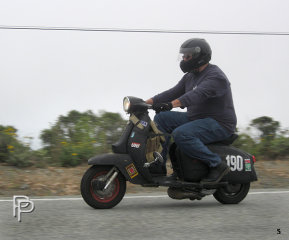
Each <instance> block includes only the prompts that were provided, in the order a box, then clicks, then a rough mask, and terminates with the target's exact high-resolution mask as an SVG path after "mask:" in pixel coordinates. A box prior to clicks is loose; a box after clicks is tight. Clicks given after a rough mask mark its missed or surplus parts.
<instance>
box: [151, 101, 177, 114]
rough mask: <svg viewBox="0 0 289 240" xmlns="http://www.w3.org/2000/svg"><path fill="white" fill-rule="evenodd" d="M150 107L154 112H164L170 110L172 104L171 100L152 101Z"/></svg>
mask: <svg viewBox="0 0 289 240" xmlns="http://www.w3.org/2000/svg"><path fill="white" fill-rule="evenodd" d="M152 109H153V110H155V111H156V113H159V112H165V111H171V110H172V109H173V104H172V103H171V102H167V103H154V104H153V105H152Z"/></svg>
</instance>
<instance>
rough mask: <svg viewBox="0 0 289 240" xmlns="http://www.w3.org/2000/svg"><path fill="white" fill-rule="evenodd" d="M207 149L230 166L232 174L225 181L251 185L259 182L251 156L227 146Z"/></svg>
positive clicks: (209, 146) (212, 145)
mask: <svg viewBox="0 0 289 240" xmlns="http://www.w3.org/2000/svg"><path fill="white" fill-rule="evenodd" d="M207 147H208V148H209V149H210V150H211V151H212V152H214V153H217V154H218V155H219V156H220V157H221V158H222V161H224V162H226V163H227V164H228V166H230V170H231V171H230V172H229V174H227V175H226V176H225V177H224V178H223V179H224V180H226V181H228V182H230V183H249V182H253V181H257V174H256V171H255V167H254V161H253V157H252V155H251V154H249V153H247V152H245V151H242V150H241V149H238V148H235V147H233V146H227V145H216V144H211V145H207Z"/></svg>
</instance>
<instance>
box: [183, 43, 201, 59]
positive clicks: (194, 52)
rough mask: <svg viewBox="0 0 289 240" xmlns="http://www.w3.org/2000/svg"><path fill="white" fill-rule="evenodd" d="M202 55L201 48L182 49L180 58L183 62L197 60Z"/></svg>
mask: <svg viewBox="0 0 289 240" xmlns="http://www.w3.org/2000/svg"><path fill="white" fill-rule="evenodd" d="M200 55H201V48H200V47H198V46H197V47H191V48H180V57H181V59H183V60H190V59H196V58H198V57H199V56H200Z"/></svg>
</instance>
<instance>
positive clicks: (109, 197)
mask: <svg viewBox="0 0 289 240" xmlns="http://www.w3.org/2000/svg"><path fill="white" fill-rule="evenodd" d="M111 168H112V167H111V166H92V167H90V168H89V169H88V170H87V171H86V172H85V174H84V175H83V177H82V180H81V186H80V190H81V195H82V197H83V199H84V201H85V202H86V203H87V204H88V205H89V206H91V207H93V208H96V209H100V208H102V209H103V208H112V207H114V206H116V205H117V204H118V203H119V202H120V201H121V200H122V198H123V196H124V194H125V191H126V179H125V178H124V176H123V175H122V174H121V172H119V173H118V175H117V177H116V178H115V179H114V180H113V182H112V183H111V184H110V185H109V186H108V188H107V189H105V190H100V189H96V188H95V186H94V185H93V184H92V181H93V180H94V179H101V178H103V177H104V176H105V175H106V174H107V173H108V172H109V170H110V169H111Z"/></svg>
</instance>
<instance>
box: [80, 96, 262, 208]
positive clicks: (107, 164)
mask: <svg viewBox="0 0 289 240" xmlns="http://www.w3.org/2000/svg"><path fill="white" fill-rule="evenodd" d="M127 99H128V101H129V109H130V110H129V111H128V112H129V113H130V114H134V115H135V116H136V117H137V118H138V120H139V122H138V123H136V124H135V123H133V122H132V121H129V123H128V125H127V126H126V129H125V131H124V132H123V134H122V136H121V138H120V139H119V141H118V142H117V143H115V144H113V145H112V150H113V153H109V154H102V155H98V156H95V157H92V158H90V159H89V160H88V164H89V165H93V166H92V167H91V168H89V169H88V170H87V172H86V173H85V174H84V176H83V178H82V182H81V193H82V196H83V198H84V200H85V201H86V202H87V203H88V204H89V205H90V206H92V207H94V208H111V207H114V206H115V205H117V204H118V203H119V202H120V201H121V200H122V198H123V196H124V194H125V190H126V181H129V182H131V183H133V184H139V185H142V186H143V187H158V186H167V187H168V195H169V197H171V198H174V199H186V198H187V199H190V200H194V199H198V200H200V199H202V198H203V197H204V196H206V195H210V194H213V195H214V197H215V198H216V199H217V200H218V201H219V202H221V203H224V204H236V203H239V202H240V201H242V200H243V199H244V198H245V197H246V195H247V193H248V191H249V189H250V182H252V181H256V180H257V176H256V172H255V168H254V161H255V159H254V156H252V155H251V154H249V153H246V152H244V151H242V150H240V149H237V148H235V147H233V146H230V144H231V143H232V142H233V141H234V140H235V139H236V138H237V137H238V136H237V135H235V134H233V135H232V136H231V137H230V138H229V139H226V140H225V141H221V142H216V143H212V144H208V145H207V146H208V148H209V149H210V150H211V151H212V152H215V153H217V154H218V155H219V156H220V157H221V158H222V161H225V162H226V163H227V164H228V166H229V167H230V172H229V173H228V174H227V175H225V176H224V177H223V178H222V180H221V181H220V182H218V183H213V184H207V185H206V184H202V183H201V180H202V179H203V178H205V177H206V176H207V174H208V167H207V165H206V164H204V163H203V162H202V161H200V160H198V159H192V158H190V157H188V156H186V155H185V154H184V153H182V152H181V151H180V150H179V148H178V147H177V146H176V144H174V143H173V144H172V145H171V146H170V149H169V154H170V159H171V163H172V167H173V170H174V172H175V173H177V176H178V178H177V179H174V178H171V177H167V176H159V177H154V176H153V175H152V174H151V173H150V170H149V169H150V168H149V167H147V166H149V165H150V164H148V163H147V159H146V144H147V138H148V137H150V134H151V126H150V124H149V123H150V121H151V119H150V117H149V115H148V111H147V110H148V109H149V108H150V107H151V106H150V105H148V104H145V103H144V101H143V100H141V99H139V98H134V97H129V98H128V97H127ZM138 124H141V125H142V126H143V127H142V129H140V128H139V127H138V126H137V125H138ZM158 160H162V159H159V158H158V154H156V162H155V163H153V164H160V163H159V162H158ZM146 164H147V165H146Z"/></svg>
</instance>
